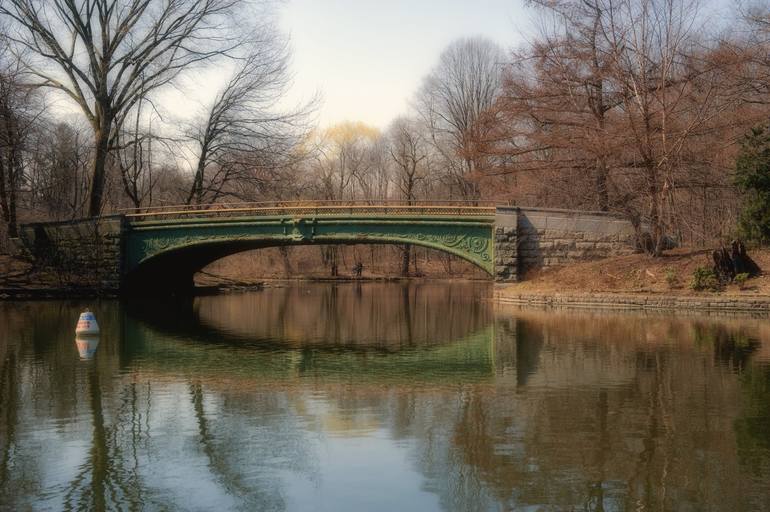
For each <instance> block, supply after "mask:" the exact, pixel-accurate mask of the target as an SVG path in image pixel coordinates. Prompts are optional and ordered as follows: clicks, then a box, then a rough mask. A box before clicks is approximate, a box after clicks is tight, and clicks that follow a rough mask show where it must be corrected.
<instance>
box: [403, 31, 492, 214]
mask: <svg viewBox="0 0 770 512" xmlns="http://www.w3.org/2000/svg"><path fill="white" fill-rule="evenodd" d="M504 60H505V56H504V53H503V51H502V50H501V49H500V47H498V46H497V45H496V44H495V43H493V42H491V41H489V40H487V39H482V38H473V39H460V40H457V41H455V42H454V43H452V44H450V45H449V46H448V47H447V48H446V50H444V52H443V53H442V54H441V56H440V57H439V62H438V65H437V66H436V67H435V68H434V69H433V71H431V73H430V74H429V75H428V76H427V77H426V78H425V79H424V81H423V84H422V87H421V88H420V91H419V92H418V94H417V102H416V103H417V109H418V111H419V113H420V115H421V116H422V118H423V120H424V121H425V123H426V124H427V126H428V127H429V129H430V133H431V140H432V142H433V144H434V146H435V149H436V150H437V151H438V152H439V153H440V154H441V155H442V157H443V159H444V165H445V166H446V170H447V172H448V173H449V176H450V178H451V180H452V181H453V183H454V185H455V187H456V189H457V190H458V191H459V193H460V195H461V196H462V197H463V198H466V199H478V197H479V193H480V192H479V186H478V176H476V173H478V172H479V171H480V170H481V168H482V167H484V165H483V156H484V155H481V154H480V153H479V151H478V149H479V148H478V142H479V141H480V140H481V139H483V138H484V134H483V133H480V132H481V130H482V129H483V127H484V126H486V124H484V123H480V122H479V121H480V120H481V117H482V115H483V114H484V112H488V111H490V109H491V107H492V106H493V104H494V102H495V100H496V99H497V96H498V94H499V92H500V87H501V84H502V66H503V63H504Z"/></svg>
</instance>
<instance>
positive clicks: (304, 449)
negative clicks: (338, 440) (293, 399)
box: [189, 382, 315, 511]
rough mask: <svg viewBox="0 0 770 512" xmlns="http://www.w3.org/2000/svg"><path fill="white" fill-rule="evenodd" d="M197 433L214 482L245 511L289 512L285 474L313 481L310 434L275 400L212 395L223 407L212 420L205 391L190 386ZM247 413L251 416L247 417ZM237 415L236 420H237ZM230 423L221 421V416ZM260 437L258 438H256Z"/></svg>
mask: <svg viewBox="0 0 770 512" xmlns="http://www.w3.org/2000/svg"><path fill="white" fill-rule="evenodd" d="M189 388H190V400H191V402H192V405H193V408H194V411H195V419H196V422H197V427H198V441H199V442H198V446H199V447H200V450H201V451H202V452H203V453H204V454H205V457H206V459H207V461H208V467H209V469H210V471H211V474H212V476H213V477H214V478H215V479H216V480H217V481H218V482H220V483H221V485H222V486H223V487H224V489H225V490H226V492H227V494H228V495H229V496H230V497H233V498H237V500H238V503H239V508H243V509H246V510H264V511H274V510H276V511H277V510H284V509H285V508H286V501H285V497H286V489H284V485H283V481H282V479H281V476H282V473H283V472H285V471H292V472H295V473H297V474H304V475H306V476H308V477H310V478H312V477H313V473H314V471H315V469H314V468H313V461H314V456H313V453H312V451H311V450H310V449H309V448H310V447H309V444H308V440H307V439H306V433H305V432H303V431H302V428H301V427H300V426H299V425H298V424H297V422H296V417H295V416H294V414H293V413H292V411H290V410H287V408H286V404H285V403H283V402H282V401H281V400H280V399H278V398H277V397H276V396H275V395H274V394H262V393H259V392H257V393H256V394H248V395H246V396H244V395H243V394H242V393H230V392H221V391H212V392H210V394H211V395H213V396H212V397H210V398H212V399H214V400H216V399H219V400H221V401H222V402H223V404H222V405H223V406H222V410H220V411H219V412H218V414H216V415H212V414H207V413H206V411H205V407H206V403H207V400H206V391H205V389H204V385H203V384H201V383H200V382H192V383H190V385H189ZM246 411H248V415H244V414H243V413H244V412H246ZM234 413H236V414H234ZM219 415H222V416H225V418H226V419H223V420H222V421H219V420H218V416H219ZM257 433H258V434H259V436H255V434H257Z"/></svg>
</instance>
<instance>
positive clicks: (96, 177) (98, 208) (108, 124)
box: [88, 119, 112, 217]
mask: <svg viewBox="0 0 770 512" xmlns="http://www.w3.org/2000/svg"><path fill="white" fill-rule="evenodd" d="M111 129H112V121H111V120H109V121H108V120H106V119H105V121H104V122H103V123H102V126H101V127H100V128H98V129H97V130H95V132H94V137H95V146H94V147H95V150H96V155H94V165H93V172H92V174H91V185H90V189H89V191H88V216H89V217H98V216H99V215H100V214H101V213H102V204H103V201H104V183H105V181H106V178H107V157H108V156H109V150H110V131H111Z"/></svg>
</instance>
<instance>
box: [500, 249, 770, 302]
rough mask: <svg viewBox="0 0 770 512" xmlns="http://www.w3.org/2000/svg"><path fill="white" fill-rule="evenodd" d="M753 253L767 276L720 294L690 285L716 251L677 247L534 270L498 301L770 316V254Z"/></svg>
mask: <svg viewBox="0 0 770 512" xmlns="http://www.w3.org/2000/svg"><path fill="white" fill-rule="evenodd" d="M750 255H751V256H752V258H754V260H755V261H756V262H757V263H758V264H759V266H760V267H762V268H763V269H766V270H767V272H766V274H765V275H762V276H759V277H757V278H754V279H750V280H748V281H747V282H746V283H745V285H744V286H743V287H739V286H738V285H735V284H730V285H728V286H726V287H725V288H724V290H721V291H718V292H706V291H704V292H695V291H693V290H692V288H691V287H690V283H691V281H692V275H693V272H694V271H695V269H696V268H698V267H711V265H712V262H711V251H710V250H692V249H676V250H673V251H668V252H667V253H666V254H664V255H663V256H662V257H660V258H652V257H650V256H647V255H645V254H632V255H629V256H619V257H615V258H607V259H603V260H597V261H587V262H582V263H575V264H573V265H568V266H564V267H560V268H553V269H549V270H545V271H539V272H531V273H529V274H528V275H527V276H525V280H524V281H521V282H519V283H515V284H509V285H499V286H497V287H496V290H495V298H496V299H497V300H498V301H500V302H507V303H514V304H528V305H540V306H554V307H603V308H622V309H703V310H725V311H733V310H734V311H746V310H750V311H757V312H770V250H765V249H763V250H753V251H750Z"/></svg>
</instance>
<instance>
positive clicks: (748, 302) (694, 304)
mask: <svg viewBox="0 0 770 512" xmlns="http://www.w3.org/2000/svg"><path fill="white" fill-rule="evenodd" d="M493 300H494V301H495V302H497V303H499V304H510V305H519V306H535V307H541V308H546V309H605V310H614V311H672V312H676V311H682V312H693V311H701V312H714V311H717V312H726V313H730V312H736V313H739V312H743V313H745V312H749V313H759V314H770V296H755V297H751V296H741V295H721V294H713V295H674V294H649V293H646V294H645V293H632V292H631V293H629V292H618V293H608V292H571V293H570V292H564V293H561V292H559V293H545V292H514V291H511V290H510V289H506V288H500V287H496V288H495V290H494V293H493Z"/></svg>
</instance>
